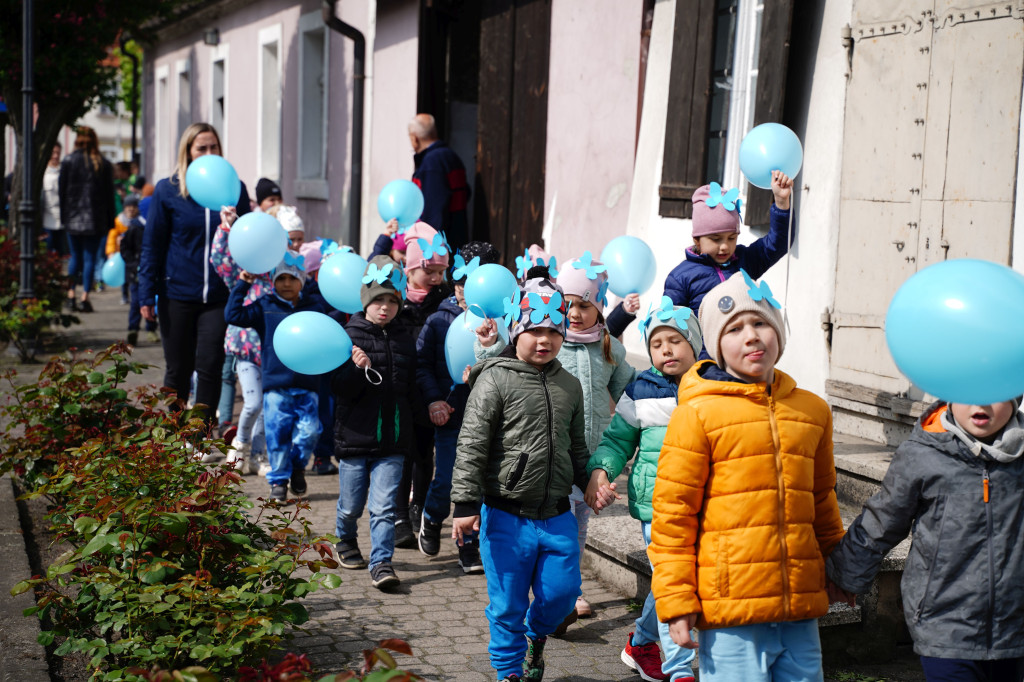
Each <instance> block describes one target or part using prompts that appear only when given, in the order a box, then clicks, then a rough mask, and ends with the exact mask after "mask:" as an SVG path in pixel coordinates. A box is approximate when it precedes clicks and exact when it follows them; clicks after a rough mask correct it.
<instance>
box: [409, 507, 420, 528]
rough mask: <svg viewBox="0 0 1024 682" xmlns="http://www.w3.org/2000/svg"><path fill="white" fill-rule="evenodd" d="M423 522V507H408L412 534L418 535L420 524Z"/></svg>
mask: <svg viewBox="0 0 1024 682" xmlns="http://www.w3.org/2000/svg"><path fill="white" fill-rule="evenodd" d="M422 521H423V507H421V506H419V505H418V504H412V505H409V523H411V524H412V532H413V533H415V534H416V535H419V533H420V523H421V522H422Z"/></svg>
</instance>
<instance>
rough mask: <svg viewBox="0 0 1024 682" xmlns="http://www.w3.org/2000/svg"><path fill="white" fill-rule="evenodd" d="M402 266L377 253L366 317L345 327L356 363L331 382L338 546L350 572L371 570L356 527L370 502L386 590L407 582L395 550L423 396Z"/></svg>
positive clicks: (376, 574)
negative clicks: (400, 496)
mask: <svg viewBox="0 0 1024 682" xmlns="http://www.w3.org/2000/svg"><path fill="white" fill-rule="evenodd" d="M403 285H404V281H403V279H402V272H401V270H400V267H399V265H398V264H397V263H395V262H394V261H393V260H391V259H390V258H388V257H387V256H376V257H374V258H373V260H371V261H370V263H369V265H368V266H367V269H366V273H365V274H364V276H363V285H362V287H361V288H360V292H359V296H360V300H361V301H362V304H363V312H361V313H356V314H355V315H353V316H352V319H350V320H349V321H348V324H346V325H345V329H346V331H348V335H349V337H350V338H351V339H352V344H353V347H352V358H351V359H350V360H349V361H347V362H346V363H345V364H343V365H342V366H341V367H339V368H338V369H337V370H336V371H335V373H334V376H333V377H332V379H331V389H332V391H333V392H334V399H335V403H334V454H335V457H337V458H338V479H339V493H338V514H337V525H336V530H335V532H336V534H337V536H338V538H339V542H338V544H337V546H336V548H337V550H338V557H339V559H340V561H341V566H342V568H348V569H358V568H363V567H364V566H366V565H367V564H366V561H365V560H364V559H363V555H362V552H361V551H360V550H359V543H358V537H357V529H356V522H357V521H358V520H359V517H360V516H362V514H363V507H364V506H366V504H367V499H369V507H370V562H369V569H370V577H371V579H372V581H373V586H374V587H376V588H377V589H380V590H388V589H392V588H394V587H396V586H398V584H399V578H398V576H397V575H396V574H395V569H394V568H393V567H392V565H391V559H392V557H393V556H394V553H395V508H396V504H395V501H396V500H395V498H396V495H397V492H398V484H399V482H400V481H401V478H402V463H403V460H404V459H405V458H406V456H407V455H408V454H409V453H410V452H411V451H412V449H413V447H415V445H414V441H413V438H414V433H413V428H412V423H413V416H412V405H413V401H414V400H415V397H414V395H413V394H414V393H415V392H416V381H415V376H416V342H415V340H414V339H413V338H412V337H411V336H410V335H409V333H408V331H407V330H406V328H405V327H403V326H402V325H401V324H397V323H395V319H396V317H397V316H398V315H399V313H400V311H401V310H402V307H403V305H404V303H403V300H402V293H403V291H402V290H403Z"/></svg>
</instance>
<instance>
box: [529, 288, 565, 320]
mask: <svg viewBox="0 0 1024 682" xmlns="http://www.w3.org/2000/svg"><path fill="white" fill-rule="evenodd" d="M520 308H521V309H522V310H524V311H525V310H530V322H532V323H533V324H540V323H541V322H543V321H544V318H545V317H547V318H550V319H551V321H552V322H554V323H555V324H562V321H563V320H565V313H566V312H567V311H566V307H565V299H563V298H562V294H561V293H560V292H558V291H556V292H554V293H553V294H551V295H550V296H547V297H545V296H544V295H542V294H539V293H537V292H535V291H531V292H530V293H528V294H526V298H525V299H523V301H522V302H521V303H520Z"/></svg>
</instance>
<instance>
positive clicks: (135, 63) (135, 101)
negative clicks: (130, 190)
mask: <svg viewBox="0 0 1024 682" xmlns="http://www.w3.org/2000/svg"><path fill="white" fill-rule="evenodd" d="M128 40H129V38H128V37H127V36H125V35H124V34H123V33H122V34H121V40H120V42H121V54H122V55H124V56H125V57H127V58H128V59H130V60H132V99H131V106H132V161H137V160H138V150H137V147H136V142H137V139H138V138H137V137H136V135H135V128H136V121H137V120H138V113H139V58H138V57H136V56H135V54H134V53H133V52H129V51H128Z"/></svg>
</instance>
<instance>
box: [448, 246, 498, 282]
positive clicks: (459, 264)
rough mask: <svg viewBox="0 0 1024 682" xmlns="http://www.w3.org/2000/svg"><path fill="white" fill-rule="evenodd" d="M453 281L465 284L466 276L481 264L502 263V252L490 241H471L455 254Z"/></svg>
mask: <svg viewBox="0 0 1024 682" xmlns="http://www.w3.org/2000/svg"><path fill="white" fill-rule="evenodd" d="M454 261H455V262H454V263H453V264H452V282H454V283H456V284H465V283H466V282H465V280H466V278H468V277H469V276H470V274H472V272H473V271H474V270H476V269H477V268H478V267H480V266H481V265H488V264H490V263H500V262H501V254H500V253H499V252H498V250H497V249H496V248H494V246H493V245H492V244H490V243H489V242H469V243H467V244H465V245H464V246H463V247H462V248H461V249H459V252H458V253H457V254H455V258H454Z"/></svg>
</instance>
